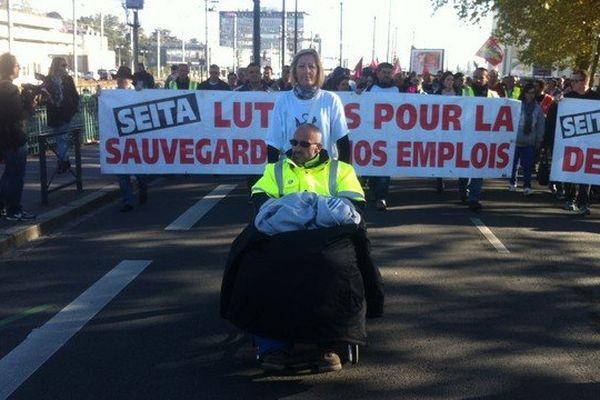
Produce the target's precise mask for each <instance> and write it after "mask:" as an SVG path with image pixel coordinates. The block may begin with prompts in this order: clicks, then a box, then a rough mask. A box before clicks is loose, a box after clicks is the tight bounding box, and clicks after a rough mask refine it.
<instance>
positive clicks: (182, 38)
mask: <svg viewBox="0 0 600 400" xmlns="http://www.w3.org/2000/svg"><path fill="white" fill-rule="evenodd" d="M184 33H185V32H182V33H181V63H182V64H185V37H184V36H183V35H184Z"/></svg>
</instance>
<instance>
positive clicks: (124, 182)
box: [117, 175, 146, 206]
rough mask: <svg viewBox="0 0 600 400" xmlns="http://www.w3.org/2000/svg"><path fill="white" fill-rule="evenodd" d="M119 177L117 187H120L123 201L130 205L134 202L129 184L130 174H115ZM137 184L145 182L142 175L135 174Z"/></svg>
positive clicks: (131, 187)
mask: <svg viewBox="0 0 600 400" xmlns="http://www.w3.org/2000/svg"><path fill="white" fill-rule="evenodd" d="M117 177H118V178H119V187H120V188H121V196H122V197H123V203H125V204H129V205H130V206H132V205H133V204H134V203H135V196H134V195H133V186H131V179H130V175H117ZM135 179H136V180H137V183H138V186H141V185H145V184H146V178H145V177H144V175H135Z"/></svg>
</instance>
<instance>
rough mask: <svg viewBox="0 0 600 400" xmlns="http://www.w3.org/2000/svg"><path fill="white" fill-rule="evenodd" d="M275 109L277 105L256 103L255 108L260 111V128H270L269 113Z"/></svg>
mask: <svg viewBox="0 0 600 400" xmlns="http://www.w3.org/2000/svg"><path fill="white" fill-rule="evenodd" d="M274 107H275V103H267V102H262V101H259V102H256V103H254V108H255V109H257V110H258V111H260V127H261V128H268V127H269V112H270V111H271V110H272V109H273V108H274Z"/></svg>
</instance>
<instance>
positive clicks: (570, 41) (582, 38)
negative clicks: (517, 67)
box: [431, 0, 600, 74]
mask: <svg viewBox="0 0 600 400" xmlns="http://www.w3.org/2000/svg"><path fill="white" fill-rule="evenodd" d="M431 2H432V5H433V6H434V9H435V10H437V9H439V8H440V7H442V6H445V5H447V4H452V6H453V7H454V9H455V10H456V12H457V15H458V16H459V18H461V19H462V20H464V21H467V22H469V23H477V22H479V21H480V19H481V18H482V17H485V16H487V15H488V14H490V13H493V15H495V18H496V29H495V30H494V35H495V36H496V37H497V38H498V39H499V40H500V41H501V42H502V43H506V44H511V45H515V46H517V47H518V48H519V49H520V50H521V51H520V54H519V59H520V60H522V61H523V62H525V63H528V64H535V65H540V66H545V67H550V66H553V67H564V66H571V67H574V68H582V69H588V68H590V66H591V68H590V70H591V72H592V73H593V74H595V72H596V66H597V62H598V47H599V45H600V38H599V35H600V0H431Z"/></svg>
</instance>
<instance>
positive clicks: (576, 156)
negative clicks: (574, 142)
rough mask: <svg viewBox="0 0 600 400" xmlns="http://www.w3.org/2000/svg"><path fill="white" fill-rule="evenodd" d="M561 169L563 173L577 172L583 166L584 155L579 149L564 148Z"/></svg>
mask: <svg viewBox="0 0 600 400" xmlns="http://www.w3.org/2000/svg"><path fill="white" fill-rule="evenodd" d="M564 154H565V155H564V157H563V166H562V169H563V171H565V172H577V171H579V170H580V169H581V167H582V166H583V161H584V159H585V155H584V154H583V150H581V149H580V148H579V147H572V146H565V153H564Z"/></svg>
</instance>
